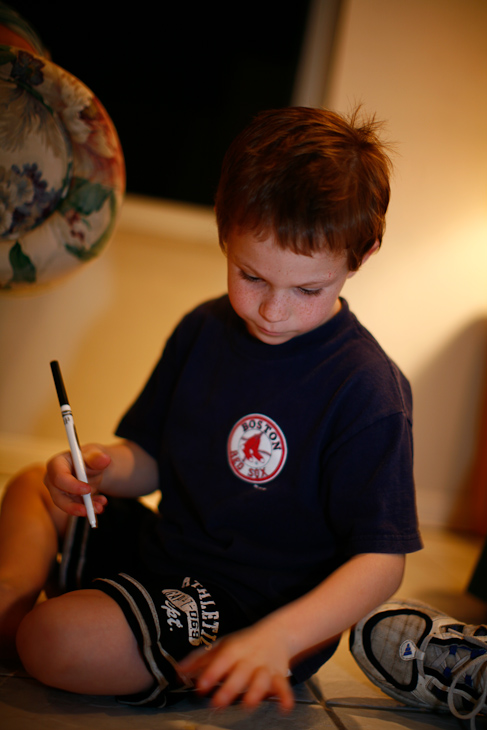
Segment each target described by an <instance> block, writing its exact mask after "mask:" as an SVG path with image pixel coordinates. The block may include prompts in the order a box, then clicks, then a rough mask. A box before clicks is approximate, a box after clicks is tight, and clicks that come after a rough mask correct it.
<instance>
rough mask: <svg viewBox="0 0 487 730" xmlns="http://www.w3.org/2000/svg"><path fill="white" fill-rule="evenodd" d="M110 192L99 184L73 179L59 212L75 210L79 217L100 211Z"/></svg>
mask: <svg viewBox="0 0 487 730" xmlns="http://www.w3.org/2000/svg"><path fill="white" fill-rule="evenodd" d="M111 192H112V191H111V188H108V187H106V186H105V185H100V183H92V182H90V181H89V180H84V179H83V178H79V177H78V178H73V182H72V185H71V189H70V191H69V193H68V196H67V197H66V198H65V200H64V201H63V202H62V203H61V205H60V206H59V211H60V212H61V213H62V214H64V213H66V212H68V211H69V210H75V211H76V212H77V213H80V214H81V215H90V214H91V213H94V212H95V211H98V210H100V208H101V207H102V205H103V203H104V202H105V200H106V199H107V198H108V196H109V195H110V193H111Z"/></svg>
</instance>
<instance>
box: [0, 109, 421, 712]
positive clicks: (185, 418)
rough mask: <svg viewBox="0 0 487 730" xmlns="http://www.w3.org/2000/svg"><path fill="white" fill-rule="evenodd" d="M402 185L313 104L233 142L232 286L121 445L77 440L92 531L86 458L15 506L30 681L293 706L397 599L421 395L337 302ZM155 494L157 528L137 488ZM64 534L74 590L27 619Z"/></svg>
mask: <svg viewBox="0 0 487 730" xmlns="http://www.w3.org/2000/svg"><path fill="white" fill-rule="evenodd" d="M388 173H389V160H388V158H387V156H386V154H385V152H384V148H383V146H382V145H381V143H380V141H379V139H378V137H377V134H376V125H375V124H374V123H373V122H364V123H362V124H360V123H359V122H358V121H357V119H356V117H352V118H351V120H350V121H346V120H344V119H342V118H341V117H340V116H338V115H336V114H334V113H331V112H328V111H324V110H319V109H310V108H287V109H283V110H277V111H267V112H263V113H262V114H260V115H259V116H258V117H257V118H256V119H255V120H254V121H253V122H252V123H251V124H250V125H249V127H248V128H247V129H246V130H244V131H243V132H242V133H241V134H240V135H239V136H238V137H237V139H236V140H235V141H234V142H233V144H232V145H231V146H230V149H229V151H228V153H227V155H226V157H225V160H224V163H223V169H222V175H221V180H220V183H219V187H218V191H217V195H216V215H217V223H218V230H219V236H220V243H221V246H222V249H223V250H224V252H225V254H226V257H227V261H228V296H224V297H221V298H220V299H217V300H214V301H211V302H207V303H205V304H203V305H201V306H200V307H198V308H197V309H196V310H194V311H193V312H192V313H190V314H189V315H187V316H186V317H185V318H184V319H183V320H182V322H181V323H180V324H179V326H178V327H177V328H176V330H175V331H174V333H173V335H172V336H171V338H170V339H169V341H168V343H167V345H166V347H165V350H164V353H163V355H162V358H161V360H160V362H159V363H158V365H157V366H156V368H155V370H154V372H153V374H152V376H151V377H150V379H149V381H148V383H147V385H146V386H145V388H144V389H143V391H142V393H141V395H140V396H139V398H138V399H137V400H136V402H135V403H134V405H133V406H132V407H131V408H130V410H129V411H128V413H127V414H126V415H125V416H124V418H123V419H122V421H121V423H120V425H119V427H118V430H117V435H118V436H120V437H121V438H122V439H123V440H121V441H119V442H117V443H116V444H114V445H110V446H103V447H102V446H97V445H90V446H87V447H85V448H84V452H83V453H84V458H85V461H86V464H87V469H88V475H89V479H90V488H91V491H92V494H93V500H94V505H95V510H96V512H97V514H98V515H99V529H98V530H91V529H90V528H89V526H88V524H87V521H86V520H85V519H83V518H84V517H85V516H86V511H85V508H84V506H83V503H82V497H81V495H83V494H85V493H87V492H88V489H89V488H88V487H87V486H86V485H84V484H82V483H81V482H78V481H77V480H76V478H75V477H74V476H73V475H72V463H71V458H70V455H69V454H61V455H59V456H57V457H55V458H53V459H52V460H51V461H50V462H49V463H48V465H47V469H46V472H45V474H44V470H42V469H40V468H38V469H33V470H29V471H27V472H24V473H23V474H22V475H20V476H19V477H17V479H15V480H14V482H13V484H12V485H11V486H10V488H9V490H8V492H7V495H6V497H5V501H4V509H3V515H2V524H1V530H2V532H1V533H0V535H1V540H2V543H1V545H0V566H1V570H0V578H1V579H2V581H3V582H2V585H3V593H1V594H0V595H1V596H3V599H2V600H3V606H4V610H3V616H4V619H3V621H4V631H5V633H8V632H9V631H10V633H13V632H14V631H15V628H16V625H17V624H19V623H20V626H19V628H18V631H17V648H18V652H19V655H20V658H21V660H22V662H23V663H24V666H25V667H26V669H27V671H29V672H30V673H31V674H32V675H33V676H34V677H37V678H38V679H39V680H41V681H42V682H45V683H46V684H48V685H52V686H55V687H59V688H62V689H65V690H69V691H73V692H81V693H98V694H115V695H117V696H119V697H121V698H122V699H123V700H124V701H126V702H132V703H134V704H140V705H143V704H152V705H156V706H163V705H164V704H165V703H166V702H170V701H173V700H174V697H175V696H181V692H182V691H183V692H184V690H186V689H188V688H191V687H193V686H195V687H196V689H197V690H198V691H199V692H201V693H202V694H206V693H210V692H212V693H213V697H212V701H213V703H214V704H215V705H217V706H226V705H228V704H229V703H231V702H232V701H234V700H235V699H236V698H237V697H239V696H243V701H244V702H245V703H246V705H248V706H249V707H255V706H256V705H258V704H259V702H260V701H262V699H263V698H265V697H266V696H269V695H277V696H278V698H279V700H280V703H281V705H282V707H283V708H285V709H290V708H291V707H292V705H293V694H292V690H291V686H292V684H294V683H296V682H300V681H303V680H304V679H306V678H307V677H309V676H310V675H311V674H312V673H314V672H315V671H316V670H317V669H318V668H319V666H321V665H322V664H323V662H325V661H326V660H327V659H329V657H330V656H331V655H332V654H333V651H334V650H335V648H336V646H337V642H338V640H339V636H340V634H341V633H342V632H343V631H344V630H346V629H347V628H348V627H350V626H351V625H352V624H354V623H355V622H357V621H358V620H359V619H361V618H362V617H363V616H364V615H366V614H367V613H368V612H369V611H371V610H372V609H373V608H374V607H376V606H377V605H378V604H380V603H382V602H383V601H385V600H386V599H387V598H388V597H389V596H390V595H391V594H393V593H394V592H395V590H396V589H397V588H398V586H399V584H400V581H401V578H402V574H403V566H404V555H405V553H407V552H410V551H413V550H417V549H419V548H420V538H419V535H418V530H417V524H416V513H415V503H414V488H413V476H412V439H411V393H410V389H409V385H408V383H407V381H406V379H405V378H404V376H403V375H402V374H401V373H400V371H399V370H398V369H397V367H396V366H395V365H394V364H393V363H392V362H391V361H390V360H389V359H388V357H387V356H386V355H385V354H384V352H383V351H382V350H381V349H380V347H379V346H378V344H377V342H376V341H375V340H374V339H373V337H372V336H371V335H370V334H369V333H368V332H367V331H366V330H365V329H364V328H363V327H362V326H361V325H360V324H359V323H358V321H357V319H356V318H355V317H354V315H353V314H352V313H351V312H350V311H349V308H348V306H347V303H346V302H345V301H344V300H343V299H341V298H340V296H339V295H340V292H341V289H342V287H343V285H344V284H345V282H346V280H347V279H348V278H350V277H351V276H352V275H353V274H354V273H355V271H356V270H357V269H358V268H359V267H360V265H361V264H363V263H364V262H365V261H366V260H367V258H368V257H369V256H370V255H371V254H372V253H373V252H375V251H376V250H377V249H378V248H379V246H380V243H381V240H382V234H383V230H384V222H385V221H384V219H385V213H386V209H387V206H388V202H389V181H388ZM43 479H44V480H45V485H46V486H47V488H48V490H49V492H47V491H46V490H45V489H44V488H43V486H42V480H43ZM157 488H161V490H162V501H161V504H160V511H159V514H158V515H155V514H154V513H152V512H150V511H148V510H145V508H143V507H142V506H141V505H140V504H138V503H137V502H136V501H134V500H133V498H136V497H139V496H141V495H144V494H148V493H150V492H152V491H153V490H155V489H157ZM118 498H130V500H132V501H129V500H127V499H118ZM68 516H71V517H68ZM59 539H61V540H62V541H63V543H62V544H63V559H62V564H61V577H60V584H61V587H62V589H63V590H65V591H67V592H64V593H61V595H58V596H56V597H54V598H50V599H49V600H47V601H45V602H43V603H38V604H37V605H36V606H35V608H33V609H32V610H30V609H31V608H32V605H33V604H34V602H35V600H36V598H37V596H38V593H39V592H40V591H41V589H42V588H43V586H44V585H45V583H46V581H47V578H48V576H49V573H50V571H51V569H52V566H53V564H54V563H55V560H56V554H57V551H58V540H59ZM92 579H94V582H91V580H92ZM0 615H1V613H0ZM223 637H224V638H223ZM217 639H218V641H217ZM197 647H200V650H198V651H196V652H195V651H194V649H195V648H197Z"/></svg>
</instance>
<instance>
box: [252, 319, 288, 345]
mask: <svg viewBox="0 0 487 730" xmlns="http://www.w3.org/2000/svg"><path fill="white" fill-rule="evenodd" d="M246 326H247V331H248V332H249V334H250V335H252V337H255V339H256V340H260V342H264V343H265V344H266V345H282V344H284V343H285V342H288V341H289V340H292V339H293V337H296V334H295V333H293V332H273V331H272V330H266V329H264V328H262V327H259V326H257V325H255V324H253V323H250V322H247V323H246Z"/></svg>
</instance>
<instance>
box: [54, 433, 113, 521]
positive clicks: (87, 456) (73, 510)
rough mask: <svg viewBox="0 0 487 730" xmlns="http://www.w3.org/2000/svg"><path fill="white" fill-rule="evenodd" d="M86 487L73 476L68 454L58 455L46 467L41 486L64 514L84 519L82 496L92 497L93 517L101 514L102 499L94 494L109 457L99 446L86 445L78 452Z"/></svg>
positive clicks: (99, 485)
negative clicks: (84, 468) (82, 461)
mask: <svg viewBox="0 0 487 730" xmlns="http://www.w3.org/2000/svg"><path fill="white" fill-rule="evenodd" d="M81 451H82V453H83V460H84V462H85V467H86V475H87V477H88V481H89V484H85V483H84V482H80V481H79V480H78V479H77V478H76V477H75V476H74V475H73V471H74V470H73V460H72V458H71V454H70V452H69V451H66V452H64V453H62V454H58V455H57V456H54V457H53V458H52V459H50V460H49V461H48V463H47V465H46V475H45V478H44V484H45V485H46V487H47V488H48V490H49V493H50V495H51V498H52V501H53V502H54V504H55V505H56V506H57V507H59V508H60V509H62V510H63V511H64V512H66V513H67V514H68V515H74V516H78V517H86V507H85V506H84V504H83V494H89V493H90V492H91V494H92V500H93V508H94V510H95V513H96V514H100V513H101V512H103V508H104V506H105V504H106V502H107V499H106V497H104V496H103V495H102V494H98V493H97V491H98V490H99V489H100V487H101V483H102V479H103V473H104V470H105V469H106V468H107V466H108V465H109V464H110V462H111V458H110V456H109V455H108V454H106V453H105V452H104V451H103V450H102V449H101V448H100V447H99V446H96V445H95V444H89V445H88V446H84V447H83V448H82V449H81Z"/></svg>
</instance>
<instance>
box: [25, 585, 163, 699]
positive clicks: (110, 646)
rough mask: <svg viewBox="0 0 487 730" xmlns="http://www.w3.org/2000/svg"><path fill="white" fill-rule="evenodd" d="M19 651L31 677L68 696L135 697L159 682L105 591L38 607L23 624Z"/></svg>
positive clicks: (79, 593)
mask: <svg viewBox="0 0 487 730" xmlns="http://www.w3.org/2000/svg"><path fill="white" fill-rule="evenodd" d="M17 647H18V651H19V656H20V659H21V660H22V663H23V665H24V667H25V669H26V670H27V671H28V672H29V674H31V675H32V676H33V677H35V678H36V679H38V680H39V681H41V682H43V683H44V684H47V685H50V686H52V687H57V688H58V689H64V690H67V691H69V692H78V693H82V694H101V695H124V694H134V693H136V692H142V691H144V690H147V689H150V687H152V685H153V683H154V678H153V677H152V675H151V674H150V672H149V671H148V669H147V668H146V666H145V663H144V661H143V660H142V657H141V654H140V651H139V648H138V646H137V642H136V640H135V636H134V634H133V633H132V631H131V629H130V627H129V625H128V623H127V621H126V619H125V616H124V614H123V611H122V609H121V608H120V606H119V605H118V604H117V603H116V601H114V600H113V599H112V598H110V597H109V596H107V595H106V593H103V592H102V591H97V590H93V589H87V590H77V591H73V592H71V593H65V594H64V595H62V596H59V597H56V598H51V599H49V600H48V601H44V602H43V603H39V604H38V605H37V606H36V607H35V608H34V609H33V610H32V611H31V612H30V613H29V614H28V615H27V616H26V617H25V619H24V620H23V621H22V623H21V625H20V628H19V630H18V632H17Z"/></svg>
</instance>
